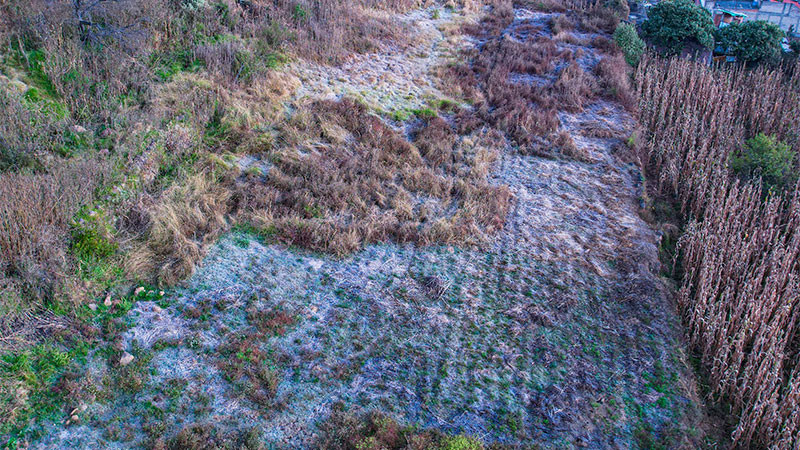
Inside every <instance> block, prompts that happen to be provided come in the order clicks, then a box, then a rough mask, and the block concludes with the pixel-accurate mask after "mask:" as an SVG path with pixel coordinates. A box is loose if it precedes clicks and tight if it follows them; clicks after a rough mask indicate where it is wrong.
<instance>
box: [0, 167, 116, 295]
mask: <svg viewBox="0 0 800 450" xmlns="http://www.w3.org/2000/svg"><path fill="white" fill-rule="evenodd" d="M103 173H104V167H103V165H101V164H98V163H97V162H95V161H92V160H86V161H75V162H71V163H67V164H64V165H61V166H59V167H57V168H55V169H53V171H52V172H51V173H42V174H26V173H6V174H3V175H2V176H0V270H2V271H3V272H4V273H6V274H9V275H11V276H13V277H16V278H18V279H20V280H22V281H23V282H24V283H26V285H27V286H28V288H29V290H28V295H29V297H30V298H31V300H34V299H37V298H38V299H47V298H49V296H51V295H52V294H53V293H55V291H56V290H57V289H58V286H57V282H58V281H59V279H61V278H62V277H63V273H62V271H63V270H64V267H65V262H66V261H65V258H66V256H65V255H66V250H67V245H68V243H69V242H68V235H69V225H70V221H71V220H72V218H73V216H74V215H75V213H76V212H77V211H78V209H79V208H80V207H81V206H83V205H85V204H86V203H88V202H89V201H90V200H91V199H92V196H93V193H94V189H95V188H96V187H97V186H99V184H100V183H101V182H102V180H103Z"/></svg>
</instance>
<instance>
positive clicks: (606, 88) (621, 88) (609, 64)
mask: <svg viewBox="0 0 800 450" xmlns="http://www.w3.org/2000/svg"><path fill="white" fill-rule="evenodd" d="M594 72H595V75H596V76H597V79H598V81H599V85H600V90H601V92H602V94H603V95H604V96H606V97H608V98H610V99H612V100H616V101H617V102H619V103H620V104H621V105H622V106H624V107H625V108H626V109H628V110H630V111H632V110H634V109H635V108H636V97H635V95H634V93H633V91H632V89H631V79H630V75H629V69H628V66H627V65H626V63H625V58H624V57H623V56H622V54H619V53H618V54H616V55H614V56H604V57H603V59H601V60H600V62H599V63H597V66H595V69H594Z"/></svg>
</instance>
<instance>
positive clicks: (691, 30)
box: [642, 0, 714, 55]
mask: <svg viewBox="0 0 800 450" xmlns="http://www.w3.org/2000/svg"><path fill="white" fill-rule="evenodd" d="M642 31H643V32H644V36H645V38H647V39H648V40H650V41H651V42H652V43H653V45H655V46H656V47H658V48H659V49H661V50H663V51H664V52H666V53H667V54H669V55H676V54H678V53H680V52H681V50H683V48H684V47H685V46H686V45H687V44H691V43H697V44H700V45H701V46H703V47H706V48H712V47H713V46H714V22H713V21H712V20H711V13H710V12H708V10H706V9H705V8H703V7H702V6H699V5H697V4H695V2H694V1H692V0H665V1H663V2H661V3H659V4H657V5H655V6H653V7H652V8H651V9H650V12H648V18H647V20H646V21H645V22H644V23H643V24H642Z"/></svg>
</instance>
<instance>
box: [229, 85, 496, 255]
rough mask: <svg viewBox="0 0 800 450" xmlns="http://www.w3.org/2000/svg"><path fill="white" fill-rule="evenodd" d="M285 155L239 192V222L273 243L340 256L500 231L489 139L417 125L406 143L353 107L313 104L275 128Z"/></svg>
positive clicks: (436, 123)
mask: <svg viewBox="0 0 800 450" xmlns="http://www.w3.org/2000/svg"><path fill="white" fill-rule="evenodd" d="M280 136H281V140H282V141H283V142H285V146H281V147H280V148H278V149H277V150H275V151H273V152H271V153H269V154H268V156H267V157H268V159H269V161H270V168H269V170H268V171H267V173H266V174H265V176H263V177H262V176H253V177H248V178H247V179H246V180H245V181H244V182H243V183H241V186H240V191H241V194H240V195H241V197H242V198H243V205H244V209H245V210H246V214H247V215H248V217H250V219H251V220H252V221H253V223H255V224H257V225H258V226H259V227H260V228H262V229H267V230H270V231H271V232H272V233H274V234H275V235H276V236H277V237H279V239H281V240H284V241H286V242H287V243H289V244H292V245H299V246H302V247H305V248H311V249H315V250H322V251H327V252H333V253H336V254H345V253H349V252H352V251H354V250H356V249H358V248H360V247H362V246H363V245H364V244H366V243H370V242H379V241H385V240H387V239H391V240H394V241H397V242H416V243H420V244H431V243H463V242H468V241H471V240H474V239H476V238H479V237H480V235H481V233H482V232H488V233H491V232H492V231H493V230H497V229H498V228H499V227H502V224H503V222H504V217H505V213H506V210H507V208H508V204H509V201H510V194H509V192H508V190H507V189H506V188H504V187H497V186H491V185H490V184H489V183H488V179H487V174H488V168H489V165H490V164H491V163H492V162H493V161H494V160H495V159H496V158H497V156H498V155H497V146H496V144H497V142H496V137H495V136H494V135H492V134H491V133H490V132H477V133H476V134H474V135H473V136H470V137H467V138H464V139H458V138H457V135H456V133H455V132H454V130H453V129H452V128H451V126H450V125H448V124H447V123H446V122H445V121H444V120H442V119H440V118H438V117H434V118H431V119H428V120H426V121H424V123H423V124H422V125H421V129H420V130H419V131H418V132H417V133H416V138H415V140H414V142H413V143H412V142H409V141H407V140H406V139H405V138H404V137H403V136H402V135H400V134H399V133H398V132H397V131H395V130H393V129H391V128H390V127H388V126H387V125H386V124H385V123H384V122H383V121H382V120H381V119H380V118H378V117H377V116H374V115H372V114H370V113H369V112H368V111H367V110H366V108H365V107H364V106H363V105H361V104H358V103H356V102H354V101H351V100H342V101H340V102H331V101H321V102H313V103H311V104H309V105H306V106H304V107H301V108H300V109H299V110H298V111H297V112H296V113H295V114H294V116H293V117H292V118H291V119H290V120H289V121H288V122H287V123H286V124H284V125H283V126H282V127H281V134H280Z"/></svg>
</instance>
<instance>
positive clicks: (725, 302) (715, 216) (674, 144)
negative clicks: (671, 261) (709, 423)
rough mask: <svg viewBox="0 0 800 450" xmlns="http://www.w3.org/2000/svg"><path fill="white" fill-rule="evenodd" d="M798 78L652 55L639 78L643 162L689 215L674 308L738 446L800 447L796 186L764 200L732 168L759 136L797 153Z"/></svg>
mask: <svg viewBox="0 0 800 450" xmlns="http://www.w3.org/2000/svg"><path fill="white" fill-rule="evenodd" d="M794 73H795V75H786V74H785V73H784V72H782V71H774V70H769V69H757V70H755V71H743V70H715V69H711V68H708V67H705V66H702V65H699V64H695V63H692V62H688V61H683V60H677V59H675V60H669V61H664V60H659V59H653V58H645V59H644V60H643V61H642V63H641V64H640V66H639V68H638V71H637V73H636V88H637V91H638V94H639V98H640V114H639V118H640V123H641V124H642V126H643V127H644V129H645V136H644V140H643V141H644V142H645V144H644V145H643V146H642V148H641V149H640V153H639V155H640V158H641V163H642V166H643V167H644V168H645V170H647V171H648V172H649V175H650V177H649V178H651V179H654V180H655V184H656V188H657V190H658V191H659V192H660V193H662V194H665V195H669V196H674V198H676V199H677V201H678V203H679V204H680V206H681V208H682V209H683V212H684V214H685V216H686V217H688V218H689V219H690V221H689V224H688V226H687V229H686V232H685V234H684V235H683V236H682V238H681V239H680V243H679V248H680V256H679V258H680V262H681V264H682V267H683V270H684V272H685V273H684V276H683V281H682V287H681V289H680V292H679V295H678V304H679V307H680V309H681V311H682V313H683V316H684V319H685V322H686V325H687V327H688V331H689V339H690V343H691V345H692V348H693V349H694V350H695V351H697V353H698V354H699V357H700V362H701V365H702V367H703V368H704V369H705V371H707V373H708V380H709V382H710V387H711V393H712V394H713V395H714V396H715V397H716V398H719V399H723V400H725V401H727V402H729V403H730V404H731V406H732V408H733V410H732V413H733V414H734V415H735V416H736V417H737V418H738V423H737V424H736V427H735V429H734V431H733V433H732V442H733V445H734V446H735V447H740V448H752V447H769V448H776V449H777V448H797V446H798V445H800V341H798V338H800V323H798V319H800V271H799V270H798V269H799V267H798V261H800V232H798V230H800V190H798V188H797V187H795V188H794V190H793V192H789V193H787V194H786V195H785V196H780V195H774V196H771V197H769V198H768V199H767V200H766V201H764V200H763V195H762V189H761V186H760V185H758V184H746V183H740V182H739V181H738V180H736V179H735V178H734V177H733V174H732V173H731V171H730V170H729V168H728V160H729V156H730V154H731V152H733V151H735V150H737V149H739V148H742V146H743V145H744V140H745V139H747V138H750V137H752V136H754V135H755V134H756V133H759V132H763V133H767V134H774V135H776V136H778V137H779V138H780V139H782V140H784V141H786V142H788V143H789V144H790V145H791V146H792V148H793V149H795V150H797V149H798V143H800V142H798V134H797V133H796V131H794V127H795V125H794V124H793V121H794V120H795V118H796V117H797V112H798V109H800V97H798V90H797V88H798V82H800V78H798V76H797V71H794Z"/></svg>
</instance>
